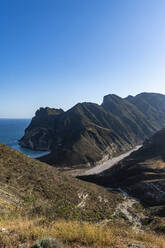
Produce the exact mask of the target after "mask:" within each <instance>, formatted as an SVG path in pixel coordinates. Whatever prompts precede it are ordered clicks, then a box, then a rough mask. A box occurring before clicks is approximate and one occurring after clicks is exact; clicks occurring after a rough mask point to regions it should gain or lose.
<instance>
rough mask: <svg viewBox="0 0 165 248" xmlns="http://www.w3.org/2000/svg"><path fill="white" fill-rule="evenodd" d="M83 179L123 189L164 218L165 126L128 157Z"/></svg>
mask: <svg viewBox="0 0 165 248" xmlns="http://www.w3.org/2000/svg"><path fill="white" fill-rule="evenodd" d="M80 178H81V179H83V180H86V181H90V182H94V183H97V184H99V185H102V186H105V187H112V188H116V189H120V190H123V191H126V192H127V193H128V194H129V195H131V196H133V197H135V198H136V199H138V200H140V202H142V203H143V204H144V205H145V206H146V207H147V208H148V209H149V208H150V209H152V211H153V215H154V214H156V215H158V216H161V217H165V129H162V130H161V131H158V132H157V133H156V134H154V135H153V136H152V137H151V138H149V139H147V140H146V141H145V142H144V145H143V146H142V147H141V148H140V149H139V150H138V151H136V152H133V153H132V154H131V155H130V156H129V157H127V158H125V159H124V160H122V161H121V162H119V163H118V164H116V165H114V166H113V167H112V168H110V169H108V170H106V171H104V172H102V173H101V174H100V175H92V176H84V177H80Z"/></svg>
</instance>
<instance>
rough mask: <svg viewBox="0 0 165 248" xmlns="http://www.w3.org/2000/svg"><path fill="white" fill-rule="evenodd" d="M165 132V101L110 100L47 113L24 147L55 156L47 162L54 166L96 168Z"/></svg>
mask: <svg viewBox="0 0 165 248" xmlns="http://www.w3.org/2000/svg"><path fill="white" fill-rule="evenodd" d="M163 127H165V96H164V95H161V94H156V93H142V94H139V95H137V96H135V97H132V96H129V97H127V98H121V97H118V96H116V95H107V96H105V97H104V100H103V103H102V105H98V104H94V103H79V104H77V105H75V106H74V107H73V108H71V109H70V110H68V111H66V112H64V111H62V110H56V109H50V108H41V109H40V110H38V111H37V112H36V115H35V117H34V118H33V119H32V121H31V123H30V125H29V127H28V128H27V129H26V130H25V135H24V136H23V137H22V139H21V140H20V145H21V146H23V147H26V148H30V149H34V150H49V151H50V154H49V155H46V156H44V157H43V158H41V161H44V162H47V163H49V164H52V165H56V166H68V167H78V166H79V167H82V166H84V165H85V166H90V165H95V164H96V163H97V162H99V161H100V162H101V161H103V160H107V159H108V158H110V157H113V156H115V155H117V154H119V153H121V152H124V151H126V150H129V149H130V148H132V147H133V146H135V145H136V144H139V143H141V142H143V141H144V139H146V138H148V137H150V136H151V135H152V134H153V133H154V132H155V131H157V130H159V129H161V128H163Z"/></svg>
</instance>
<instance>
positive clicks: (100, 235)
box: [0, 217, 165, 248]
mask: <svg viewBox="0 0 165 248" xmlns="http://www.w3.org/2000/svg"><path fill="white" fill-rule="evenodd" d="M0 228H6V231H4V232H1V233H0V247H1V248H6V247H7V248H13V247H18V245H20V244H23V243H25V244H26V247H27V248H28V247H31V246H32V245H33V244H34V243H35V242H36V241H37V240H38V239H41V238H43V237H54V238H57V240H59V241H61V242H62V243H63V247H64V248H69V247H74V248H80V247H81V248H82V247H83V248H85V247H86V248H87V247H91V248H103V247H104V248H111V247H112V248H126V247H128V245H129V244H145V246H146V248H150V247H151V245H152V247H154V248H164V247H165V236H164V237H163V236H158V235H156V234H153V233H151V232H137V231H134V230H132V229H131V228H129V227H127V226H124V225H123V224H120V223H118V225H114V224H111V223H108V224H105V223H100V224H92V223H89V222H77V221H69V220H68V221H66V220H62V219H61V220H56V221H54V222H51V223H48V222H47V221H46V219H43V218H35V219H28V218H22V217H19V218H17V219H13V220H12V219H8V218H4V219H1V220H0Z"/></svg>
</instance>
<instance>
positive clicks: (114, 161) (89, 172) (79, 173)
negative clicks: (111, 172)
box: [66, 145, 142, 176]
mask: <svg viewBox="0 0 165 248" xmlns="http://www.w3.org/2000/svg"><path fill="white" fill-rule="evenodd" d="M141 147H142V146H141V145H138V146H136V147H134V148H133V149H131V150H130V151H127V152H125V153H123V154H121V155H119V156H117V157H114V158H111V159H109V160H107V161H105V162H104V163H102V164H99V165H97V166H95V167H93V168H91V169H84V168H83V169H74V170H69V171H68V174H70V175H72V176H88V175H94V174H99V173H101V172H103V171H105V170H107V169H109V168H111V167H112V166H113V165H115V164H117V163H118V162H120V161H121V160H122V159H124V158H126V157H128V156H129V155H130V154H131V153H132V152H134V151H137V150H138V149H139V148H141ZM66 171H67V169H66Z"/></svg>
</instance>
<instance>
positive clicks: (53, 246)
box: [32, 238, 62, 248]
mask: <svg viewBox="0 0 165 248" xmlns="http://www.w3.org/2000/svg"><path fill="white" fill-rule="evenodd" d="M32 248H62V245H61V244H60V243H59V242H58V241H57V240H56V239H55V238H44V239H41V240H39V241H37V243H36V244H35V245H34V246H33V247H32Z"/></svg>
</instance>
